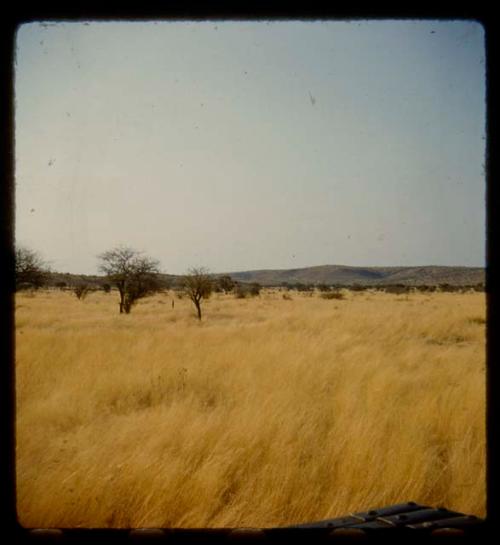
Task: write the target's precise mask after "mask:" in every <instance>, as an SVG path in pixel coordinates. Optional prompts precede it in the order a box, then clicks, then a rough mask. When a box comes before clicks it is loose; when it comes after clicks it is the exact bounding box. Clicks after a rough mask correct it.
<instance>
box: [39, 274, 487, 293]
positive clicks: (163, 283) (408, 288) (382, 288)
mask: <svg viewBox="0 0 500 545" xmlns="http://www.w3.org/2000/svg"><path fill="white" fill-rule="evenodd" d="M213 278H214V291H215V292H228V291H233V290H235V292H236V293H237V294H240V296H245V295H247V294H250V295H258V294H259V292H260V290H261V289H262V286H261V285H260V284H259V283H258V282H242V281H235V280H231V279H230V277H229V276H227V275H216V274H214V275H213ZM158 283H159V288H160V290H170V289H171V290H180V289H181V288H182V278H181V277H180V276H179V277H178V276H175V275H166V274H159V275H158ZM82 284H85V285H87V286H88V287H89V288H90V289H95V290H103V291H109V290H110V289H111V285H110V284H109V283H108V281H107V279H106V277H103V276H97V275H75V274H70V273H47V275H46V282H45V286H46V287H51V288H60V289H73V288H74V287H75V286H78V285H82ZM266 287H269V288H274V289H279V290H281V291H297V292H313V291H315V290H318V291H320V292H324V293H326V292H329V291H340V290H342V289H347V290H350V291H367V290H371V291H379V292H386V293H395V294H401V293H412V292H415V291H419V292H463V291H478V292H483V291H485V284H484V283H478V284H470V285H454V284H448V283H440V284H433V285H427V284H419V285H417V284H416V285H410V284H387V285H375V286H374V285H373V284H372V285H368V284H357V283H356V284H306V283H302V282H297V283H289V282H282V283H280V284H277V285H274V286H266Z"/></svg>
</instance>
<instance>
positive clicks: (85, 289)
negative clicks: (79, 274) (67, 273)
mask: <svg viewBox="0 0 500 545" xmlns="http://www.w3.org/2000/svg"><path fill="white" fill-rule="evenodd" d="M89 291H90V287H89V286H88V285H87V284H79V285H78V286H75V287H74V288H73V293H74V294H75V295H76V297H77V298H78V299H79V300H80V301H83V299H85V297H87V294H88V293H89Z"/></svg>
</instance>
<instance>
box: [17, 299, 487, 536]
mask: <svg viewBox="0 0 500 545" xmlns="http://www.w3.org/2000/svg"><path fill="white" fill-rule="evenodd" d="M171 300H172V296H171V295H157V296H154V297H152V298H149V299H146V300H144V301H142V302H141V303H140V304H139V305H138V306H137V307H136V308H134V310H133V312H132V314H130V315H122V316H120V315H119V314H118V313H117V310H118V304H117V302H118V301H117V296H116V294H113V293H111V294H104V293H95V294H91V295H89V296H88V298H87V299H86V300H84V301H78V300H77V299H76V297H75V296H74V295H72V294H69V293H62V292H41V293H38V294H36V295H35V296H34V297H30V296H29V295H28V294H19V295H18V296H17V298H16V320H17V327H16V340H17V346H16V392H17V416H16V427H17V455H16V457H17V492H18V516H19V520H20V522H21V524H23V525H24V526H26V527H74V526H92V527H106V526H113V527H164V526H175V527H228V526H231V527H235V526H258V527H268V526H278V525H286V524H293V523H299V522H304V521H310V520H319V519H322V518H330V517H335V516H342V515H345V514H347V513H348V512H351V511H355V510H363V509H368V508H376V507H380V506H383V505H389V504H393V503H399V502H405V501H410V500H413V501H417V502H420V503H423V504H427V505H433V506H436V505H444V506H446V507H448V508H449V509H456V510H459V511H462V512H466V513H469V514H476V515H479V516H484V515H485V326H484V318H485V299H484V295H483V294H478V293H467V294H444V293H443V294H432V295H429V294H411V295H409V296H406V295H399V296H398V295H390V294H380V293H348V294H347V295H346V298H345V299H344V300H340V301H337V300H325V299H321V298H320V297H319V296H318V295H315V296H313V297H308V296H305V295H298V294H294V295H292V300H284V299H283V297H282V294H281V293H278V292H269V291H267V292H263V293H262V294H261V296H260V297H257V298H254V299H245V300H239V299H235V298H234V297H231V296H224V295H217V296H215V297H213V298H212V299H211V300H210V301H208V302H207V303H206V304H205V305H204V311H205V314H204V320H203V321H202V322H201V323H199V322H198V320H197V319H196V318H195V316H194V307H193V306H192V305H191V303H190V302H189V301H187V300H185V299H183V300H178V299H176V300H175V308H172V306H171Z"/></svg>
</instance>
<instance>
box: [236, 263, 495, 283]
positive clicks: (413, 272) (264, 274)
mask: <svg viewBox="0 0 500 545" xmlns="http://www.w3.org/2000/svg"><path fill="white" fill-rule="evenodd" d="M228 274H229V276H231V278H233V280H237V281H239V282H258V283H259V284H261V285H263V286H278V285H281V284H283V283H285V282H287V283H288V284H297V283H302V284H327V285H353V284H360V285H365V286H366V285H370V286H381V285H389V284H404V285H413V286H419V285H436V284H450V285H453V286H467V285H476V284H482V283H484V281H485V270H484V268H482V267H443V266H422V267H348V266H343V265H321V266H317V267H304V268H300V269H265V270H256V271H243V272H231V273H228Z"/></svg>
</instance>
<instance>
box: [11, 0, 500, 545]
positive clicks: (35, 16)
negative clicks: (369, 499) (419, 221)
mask: <svg viewBox="0 0 500 545" xmlns="http://www.w3.org/2000/svg"><path fill="white" fill-rule="evenodd" d="M160 19H161V20H207V19H208V20H209V19H214V20H221V19H228V20H259V19H264V20H268V19H274V20H292V19H295V20H300V19H303V20H315V19H316V20H319V19H325V20H326V19H336V20H355V19H372V20H376V19H407V20H411V19H420V20H423V19H445V20H452V19H462V20H475V21H477V22H479V23H481V24H482V25H483V28H484V30H485V37H486V65H487V97H486V100H487V116H486V117H487V127H486V129H487V143H486V157H485V172H486V181H487V192H486V256H487V267H486V291H487V318H488V320H487V322H488V323H487V387H486V402H487V411H486V425H487V517H486V520H485V522H484V525H480V526H479V527H477V528H475V529H472V530H470V532H466V534H465V535H456V536H453V532H452V533H451V534H449V535H443V536H442V538H443V540H444V541H446V542H447V543H448V542H449V540H450V538H453V537H456V541H457V542H459V543H464V542H466V541H467V542H468V541H469V538H470V541H471V542H476V543H477V542H481V541H482V538H484V537H486V535H487V533H486V532H490V531H491V532H493V534H494V533H495V530H496V533H498V530H499V528H500V526H499V522H498V518H499V495H500V491H499V488H498V484H497V482H498V476H499V475H498V473H499V462H498V461H499V459H500V450H499V446H498V440H499V427H498V424H497V420H496V417H495V415H496V413H497V409H498V397H499V396H498V395H497V392H498V391H499V369H498V368H497V365H496V364H497V361H496V358H495V354H496V353H497V351H498V346H499V344H500V335H498V334H496V333H497V332H500V328H499V325H500V324H499V310H498V308H499V294H498V289H497V287H496V285H495V279H496V278H497V276H498V273H499V264H498V249H499V248H500V240H499V237H498V235H497V229H496V222H495V216H494V214H495V211H497V210H499V209H500V208H499V206H498V205H499V188H498V185H497V184H496V183H495V182H496V181H497V178H498V176H497V173H496V168H495V166H496V163H495V161H494V154H495V150H496V146H495V144H496V141H497V138H496V133H497V131H496V129H497V122H498V119H497V116H498V114H497V106H496V100H495V99H496V97H497V96H498V87H497V83H496V61H497V60H498V57H497V53H496V51H498V45H499V44H498V41H499V40H498V38H497V36H496V33H495V30H496V25H495V23H494V22H493V21H494V20H495V19H494V13H493V10H492V9H489V10H480V9H474V6H472V7H470V8H469V9H467V8H466V7H461V8H454V9H448V10H446V9H438V8H435V9H427V10H423V9H413V10H408V11H406V12H396V11H394V10H390V9H387V8H385V9H384V8H383V7H382V8H377V9H375V8H372V9H369V10H365V11H360V10H358V11H357V12H356V11H355V10H354V9H346V8H345V7H344V9H342V7H338V6H335V7H332V8H331V9H325V8H323V9H318V8H315V7H314V6H312V5H311V6H308V7H306V8H304V6H302V7H300V8H299V7H297V6H293V5H292V6H288V7H287V8H286V9H283V8H281V9H280V8H276V7H273V6H272V5H271V6H270V5H267V6H266V7H265V8H262V7H259V6H255V5H252V6H248V5H246V6H245V5H237V6H236V8H235V6H234V5H233V6H232V9H231V8H230V9H224V7H221V6H218V7H217V6H215V7H214V6H213V5H212V6H208V7H207V6H206V5H204V6H200V5H198V4H196V3H190V2H183V3H173V2H169V3H168V5H167V6H166V7H165V9H163V10H161V9H153V8H149V7H147V6H142V5H139V6H135V8H132V9H131V8H130V7H123V6H120V7H119V8H107V9H106V8H104V7H101V6H99V7H98V6H91V5H89V4H88V3H86V4H84V6H75V5H74V4H66V5H65V6H64V7H62V8H55V7H53V8H49V7H46V6H43V7H33V8H32V7H31V6H30V7H29V8H24V9H23V8H21V7H19V6H12V8H11V9H10V10H9V13H8V14H7V15H3V16H2V19H1V21H0V40H1V45H2V48H1V53H2V58H1V61H2V62H1V63H0V66H1V70H2V83H3V85H2V91H1V92H2V95H1V99H2V100H1V116H2V121H3V123H2V126H3V127H4V130H3V131H2V133H1V135H2V148H3V158H4V161H3V183H2V184H1V185H0V188H1V199H0V210H1V216H0V219H1V223H2V225H3V229H2V231H1V238H0V245H1V250H0V251H1V263H2V268H1V271H2V279H3V281H2V284H1V288H2V289H0V309H1V316H2V331H3V333H4V335H3V339H2V340H5V342H2V343H1V344H0V355H1V360H0V361H1V362H2V365H0V418H1V425H2V442H1V448H0V470H1V472H2V480H1V482H2V483H3V486H2V488H3V490H4V494H3V496H4V498H5V499H6V500H7V501H6V503H5V505H4V506H3V509H1V510H0V513H1V523H0V524H1V528H0V532H1V533H2V535H4V537H7V538H8V539H9V538H10V540H11V542H14V543H24V542H26V543H32V542H44V543H64V542H67V543H75V544H80V543H94V542H95V543H107V544H115V543H116V544H118V543H120V544H121V543H130V542H138V541H139V542H140V541H145V542H147V543H149V542H155V541H156V542H159V541H162V540H163V541H166V542H169V543H174V544H175V543H190V542H193V543H200V544H201V543H207V544H208V543H214V544H215V543H221V542H225V541H226V540H227V541H228V542H235V541H236V542H237V541H242V542H245V543H253V542H265V543H291V542H293V543H294V542H305V543H310V542H322V541H324V540H325V539H327V535H326V534H325V532H323V533H321V532H319V533H318V532H317V531H307V533H304V532H303V531H287V532H286V534H283V533H278V534H274V535H271V534H272V532H271V533H268V534H266V532H265V531H263V530H259V529H254V530H250V529H249V530H241V529H234V528H233V529H231V528H226V529H220V530H212V529H197V530H190V529H179V530H176V529H173V530H170V529H165V530H154V529H151V530H139V529H137V530H113V529H109V530H108V529H88V530H76V529H75V530H65V531H64V532H61V531H59V530H48V529H46V530H40V531H30V530H26V529H24V528H22V527H21V526H20V525H19V523H18V522H17V516H16V505H15V498H16V496H15V427H14V414H15V388H14V384H15V380H14V331H13V328H14V298H13V292H14V224H15V208H14V203H15V180H14V137H15V131H14V99H15V97H14V73H15V64H14V63H15V50H14V47H15V45H14V44H15V36H16V30H17V27H18V26H19V25H20V24H23V23H26V22H30V21H36V20H55V21H79V20H96V21H97V20H116V21H120V20H121V21H126V20H139V21H148V20H160ZM360 507H367V506H360ZM374 507H377V506H374ZM431 537H432V542H435V540H436V539H438V541H439V538H438V536H431ZM380 538H382V540H383V541H384V542H388V543H389V542H394V543H396V542H401V540H405V541H406V542H408V543H417V542H418V543H420V542H426V541H427V539H428V538H429V535H418V536H417V535H415V533H410V534H408V533H407V532H406V531H404V529H400V530H396V529H395V530H394V531H392V530H391V531H387V532H386V531H384V533H379V532H377V534H376V535H375V539H373V541H377V540H378V539H380ZM330 539H333V542H338V543H344V542H351V541H359V540H365V541H372V539H371V536H367V535H364V536H362V535H359V534H356V533H352V532H351V533H350V532H344V533H340V534H338V535H337V536H335V537H333V538H330ZM330 539H328V541H330ZM451 541H452V542H454V539H451Z"/></svg>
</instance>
